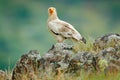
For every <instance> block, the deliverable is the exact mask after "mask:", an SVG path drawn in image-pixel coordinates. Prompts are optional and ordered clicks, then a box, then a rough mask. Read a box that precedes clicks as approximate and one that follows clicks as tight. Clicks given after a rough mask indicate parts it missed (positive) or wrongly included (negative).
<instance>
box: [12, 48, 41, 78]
mask: <svg viewBox="0 0 120 80" xmlns="http://www.w3.org/2000/svg"><path fill="white" fill-rule="evenodd" d="M39 59H41V56H40V54H39V53H38V52H37V51H36V50H31V51H30V52H29V53H28V54H24V55H22V56H21V58H20V60H19V61H18V62H17V63H16V65H15V67H14V69H13V73H12V80H25V79H29V80H35V79H36V75H37V74H38V60H39Z"/></svg>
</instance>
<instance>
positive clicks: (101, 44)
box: [93, 33, 120, 50]
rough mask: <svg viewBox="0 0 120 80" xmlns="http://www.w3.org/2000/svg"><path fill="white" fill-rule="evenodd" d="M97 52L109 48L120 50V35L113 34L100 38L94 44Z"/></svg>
mask: <svg viewBox="0 0 120 80" xmlns="http://www.w3.org/2000/svg"><path fill="white" fill-rule="evenodd" d="M93 45H94V49H95V50H98V49H100V50H102V49H105V48H107V47H114V48H115V47H116V48H119V49H120V34H116V33H114V34H113V33H112V34H107V35H104V36H102V37H99V38H97V39H96V40H95V42H94V43H93Z"/></svg>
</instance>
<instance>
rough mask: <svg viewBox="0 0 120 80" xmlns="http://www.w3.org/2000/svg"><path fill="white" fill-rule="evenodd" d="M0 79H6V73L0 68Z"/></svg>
mask: <svg viewBox="0 0 120 80" xmlns="http://www.w3.org/2000/svg"><path fill="white" fill-rule="evenodd" d="M0 80H6V73H5V72H4V71H3V70H0Z"/></svg>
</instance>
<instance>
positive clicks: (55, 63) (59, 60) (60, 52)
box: [42, 43, 74, 72]
mask: <svg viewBox="0 0 120 80" xmlns="http://www.w3.org/2000/svg"><path fill="white" fill-rule="evenodd" d="M73 54H74V53H73V52H72V46H71V45H67V44H65V43H57V44H55V45H53V47H52V48H51V49H50V50H49V51H48V53H46V54H44V55H43V57H42V58H43V59H44V60H45V63H44V66H45V68H46V70H52V71H53V72H57V71H56V70H58V68H59V70H66V69H67V67H68V65H69V61H70V57H71V56H72V55H73ZM51 67H52V68H51Z"/></svg>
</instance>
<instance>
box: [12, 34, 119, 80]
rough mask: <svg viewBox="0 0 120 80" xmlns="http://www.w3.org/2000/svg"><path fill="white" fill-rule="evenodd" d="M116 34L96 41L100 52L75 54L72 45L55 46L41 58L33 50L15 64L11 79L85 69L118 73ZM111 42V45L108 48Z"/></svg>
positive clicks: (95, 44) (33, 78)
mask: <svg viewBox="0 0 120 80" xmlns="http://www.w3.org/2000/svg"><path fill="white" fill-rule="evenodd" d="M119 39H120V35H119V34H110V35H107V36H103V37H100V38H98V39H96V40H95V42H94V48H95V49H96V50H97V49H98V48H99V51H93V52H94V53H93V52H86V51H83V52H74V50H73V46H72V45H68V44H65V43H56V44H55V45H53V46H52V48H51V49H50V50H49V51H48V52H47V53H45V54H44V55H43V56H40V54H39V53H38V52H37V51H36V50H31V51H30V52H28V53H27V54H24V55H22V56H21V58H20V60H19V61H18V62H17V63H16V65H15V67H14V69H13V73H12V80H23V79H29V80H37V79H45V78H46V77H43V76H46V75H47V76H51V74H52V75H58V74H60V73H64V74H68V73H71V74H74V73H79V72H81V70H84V71H85V72H88V73H93V72H101V71H102V72H105V74H108V73H109V72H119V71H120V45H119V43H120V42H119ZM111 43H114V44H113V45H110V44H111Z"/></svg>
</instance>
